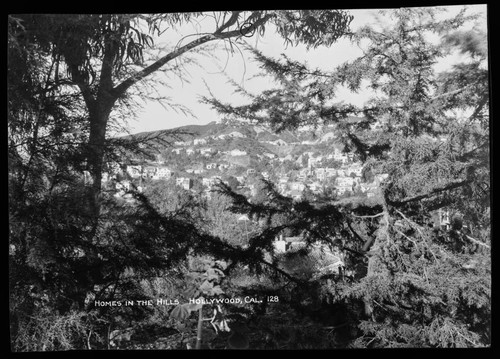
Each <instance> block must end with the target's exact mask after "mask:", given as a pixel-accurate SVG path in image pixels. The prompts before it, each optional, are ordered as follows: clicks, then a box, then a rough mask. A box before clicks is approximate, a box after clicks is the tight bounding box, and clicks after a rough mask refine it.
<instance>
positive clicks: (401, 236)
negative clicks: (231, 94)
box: [205, 8, 491, 347]
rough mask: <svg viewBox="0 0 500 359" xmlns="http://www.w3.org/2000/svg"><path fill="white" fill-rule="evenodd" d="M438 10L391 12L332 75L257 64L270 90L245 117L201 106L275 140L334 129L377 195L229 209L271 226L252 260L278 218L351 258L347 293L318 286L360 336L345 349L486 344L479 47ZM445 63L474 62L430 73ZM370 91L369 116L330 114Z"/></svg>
mask: <svg viewBox="0 0 500 359" xmlns="http://www.w3.org/2000/svg"><path fill="white" fill-rule="evenodd" d="M437 10H438V9H432V8H411V9H410V8H408V9H398V10H394V11H392V10H391V11H389V10H388V11H386V12H385V14H386V15H387V16H389V17H390V18H391V20H392V21H391V22H390V23H388V24H387V25H385V26H382V25H381V28H378V29H376V28H372V27H369V26H365V27H363V28H361V29H360V30H358V31H357V32H356V33H355V34H354V35H353V37H352V39H353V41H354V43H357V44H359V45H360V46H362V47H363V52H364V55H363V56H362V57H360V58H357V59H355V60H353V61H350V62H347V63H345V64H343V65H341V66H339V67H337V68H335V69H333V70H332V71H330V72H327V71H322V70H319V69H309V68H308V67H307V66H306V65H304V64H302V63H299V62H296V61H293V60H291V59H290V58H287V57H286V56H284V55H283V58H282V59H281V60H276V59H272V58H268V57H266V56H264V55H263V54H262V53H260V52H259V51H257V50H253V53H254V55H255V58H256V60H257V61H258V62H259V63H260V65H261V68H262V69H263V71H265V73H267V74H269V75H271V76H273V77H274V79H275V80H276V82H277V84H278V87H277V88H276V89H272V90H268V91H265V92H263V93H262V94H259V95H256V96H251V98H250V103H249V104H248V105H242V106H232V105H231V104H229V103H223V102H221V101H219V100H217V99H215V98H207V99H205V100H206V102H207V103H210V104H211V105H213V107H214V108H216V109H217V110H218V111H219V112H220V113H221V114H224V115H226V116H236V117H241V118H245V119H249V120H251V121H253V122H254V123H268V124H270V125H271V126H272V127H273V128H274V129H275V130H276V131H283V130H285V129H295V128H298V127H299V126H302V125H313V126H321V125H323V124H335V125H336V129H337V131H338V132H339V133H340V134H341V138H342V141H343V144H344V147H345V149H346V150H348V151H353V152H355V153H356V154H357V155H358V156H359V158H360V159H361V160H362V161H363V163H364V169H365V171H368V170H369V171H370V172H371V173H372V174H373V175H374V176H375V179H376V180H378V181H379V183H380V185H379V194H378V196H376V197H372V198H364V199H363V198H354V197H348V198H343V199H340V200H336V199H335V198H331V199H330V200H329V202H327V203H326V204H325V203H324V202H323V203H318V202H316V203H315V202H305V201H303V202H294V203H292V202H291V201H290V200H289V199H287V198H284V197H283V196H280V195H279V194H278V193H277V192H276V191H273V189H272V186H270V191H269V202H267V203H264V204H260V205H257V204H252V203H247V202H246V201H245V199H244V198H241V197H239V196H233V199H234V203H235V209H238V210H239V211H245V212H247V213H249V214H250V215H253V216H256V217H257V218H259V217H263V218H266V219H267V221H268V222H267V223H269V226H268V227H267V228H266V229H265V230H264V231H263V232H262V233H261V234H260V235H258V236H254V237H253V238H252V239H251V241H250V243H251V246H252V245H254V246H255V247H263V248H266V246H268V245H269V243H270V241H271V240H272V236H273V235H275V234H276V233H277V232H279V231H280V230H282V229H283V228H282V227H281V226H280V227H278V226H273V225H272V216H273V215H274V214H278V213H282V214H285V213H286V215H287V222H286V225H284V226H283V227H287V228H292V229H294V230H295V231H297V232H299V233H302V234H304V235H305V238H306V240H307V242H308V243H314V242H318V241H325V242H327V243H329V244H330V245H333V246H335V247H337V248H339V249H340V250H342V251H344V252H345V254H346V269H347V270H348V271H349V272H351V273H352V276H351V280H350V281H347V282H337V283H331V282H325V281H321V280H319V281H318V284H319V285H320V287H321V288H322V289H321V291H322V292H323V293H326V297H329V298H335V300H336V301H337V302H338V303H344V304H348V305H349V306H350V307H351V309H352V321H353V322H354V323H355V324H356V325H355V327H356V329H355V331H356V330H358V332H357V333H356V334H354V335H353V336H352V337H351V344H350V345H352V346H360V347H481V346H488V345H490V343H491V338H490V310H491V304H490V296H491V259H490V252H489V249H490V240H491V239H490V215H489V213H490V203H489V193H490V192H489V188H490V182H489V176H490V171H489V151H488V150H489V143H490V142H489V127H488V126H489V113H488V104H489V88H488V69H487V66H486V65H485V64H486V60H487V51H486V45H485V41H486V36H485V34H484V33H481V32H479V31H478V30H477V29H476V28H474V29H473V30H467V31H465V30H462V26H463V25H465V24H466V23H467V22H469V21H473V20H474V19H475V18H476V17H475V16H465V13H464V11H462V12H460V13H459V14H458V15H457V16H454V17H451V18H448V19H445V20H438V19H437V15H438V11H437ZM430 35H434V36H436V37H437V38H438V39H439V40H438V41H437V42H435V41H431V40H430V38H431V37H430ZM366 44H367V45H366ZM452 51H460V52H462V53H464V54H468V55H469V56H468V57H467V61H465V62H463V63H459V64H456V65H453V66H452V67H450V68H449V69H447V70H446V71H444V72H441V73H437V72H436V70H435V67H434V66H433V65H434V64H435V63H436V62H437V61H438V60H440V59H441V58H443V57H445V56H446V55H448V54H450V53H451V52H452ZM365 82H366V83H368V87H369V88H370V89H372V90H373V93H374V96H373V97H372V99H371V100H370V101H369V102H367V103H366V104H365V105H364V106H362V107H359V108H358V107H356V106H353V105H350V104H344V103H335V102H334V100H335V93H336V91H337V89H338V87H339V86H341V85H343V86H347V87H348V88H349V89H351V90H352V91H359V90H361V88H362V84H363V83H365ZM359 115H362V116H363V117H361V119H360V120H356V121H353V120H352V119H353V116H359ZM374 125H378V126H379V128H380V130H374V129H372V128H373V127H374ZM372 126H373V127H372ZM327 200H328V199H327ZM439 211H440V212H447V213H451V214H452V215H454V216H455V220H453V222H452V226H450V228H443V227H442V226H440V225H438V226H435V225H434V223H433V217H435V216H436V212H439ZM360 308H363V310H361V309H360Z"/></svg>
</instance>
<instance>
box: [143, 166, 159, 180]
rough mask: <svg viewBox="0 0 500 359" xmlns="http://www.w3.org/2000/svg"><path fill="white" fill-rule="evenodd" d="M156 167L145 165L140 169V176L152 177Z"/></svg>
mask: <svg viewBox="0 0 500 359" xmlns="http://www.w3.org/2000/svg"><path fill="white" fill-rule="evenodd" d="M156 171H157V167H154V166H146V167H144V168H143V170H142V178H153V177H154V176H155V175H156Z"/></svg>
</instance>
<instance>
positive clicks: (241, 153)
mask: <svg viewBox="0 0 500 359" xmlns="http://www.w3.org/2000/svg"><path fill="white" fill-rule="evenodd" d="M229 154H230V155H231V156H246V155H247V152H246V151H241V150H238V149H234V150H232V151H229Z"/></svg>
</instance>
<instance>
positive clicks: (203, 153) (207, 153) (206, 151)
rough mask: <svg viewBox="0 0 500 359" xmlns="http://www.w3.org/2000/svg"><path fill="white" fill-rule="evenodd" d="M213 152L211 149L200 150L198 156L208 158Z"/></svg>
mask: <svg viewBox="0 0 500 359" xmlns="http://www.w3.org/2000/svg"><path fill="white" fill-rule="evenodd" d="M212 152H213V150H212V149H211V148H200V154H201V155H203V156H206V157H208V156H210V155H211V154H212Z"/></svg>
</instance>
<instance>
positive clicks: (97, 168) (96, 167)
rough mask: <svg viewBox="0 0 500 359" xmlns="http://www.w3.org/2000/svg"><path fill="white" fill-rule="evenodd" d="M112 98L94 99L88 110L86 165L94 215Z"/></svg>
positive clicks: (96, 213) (97, 211)
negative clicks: (88, 130)
mask: <svg viewBox="0 0 500 359" xmlns="http://www.w3.org/2000/svg"><path fill="white" fill-rule="evenodd" d="M113 104H114V101H112V100H106V101H104V100H100V99H97V100H96V104H95V108H94V109H92V110H90V111H89V112H90V119H89V120H90V135H89V144H88V152H87V166H88V170H89V172H90V175H91V176H92V181H93V183H92V189H91V193H90V204H91V208H92V210H93V213H94V215H96V216H98V215H99V205H98V197H99V194H100V192H101V180H102V171H103V164H104V152H105V145H106V127H107V124H108V120H109V115H110V113H111V109H112V107H113Z"/></svg>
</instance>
